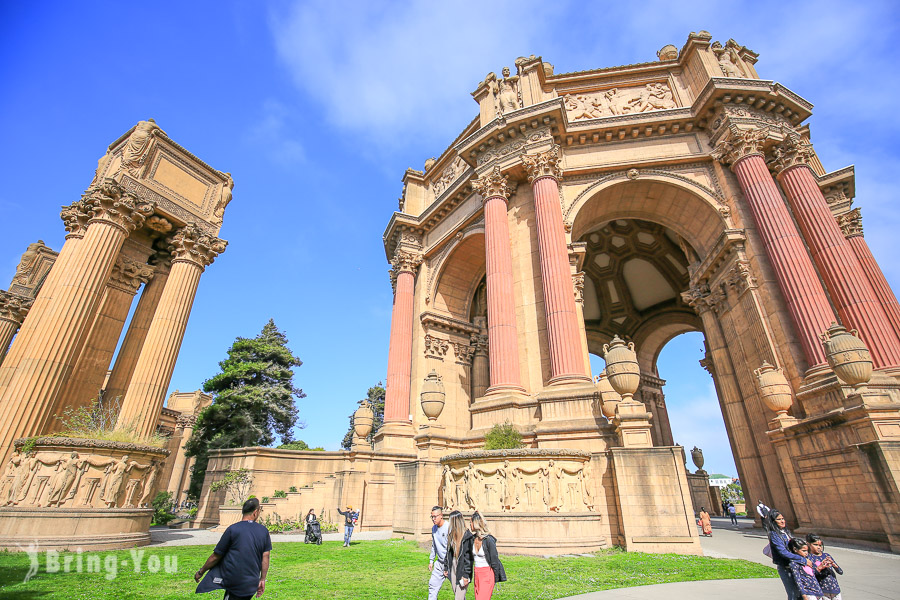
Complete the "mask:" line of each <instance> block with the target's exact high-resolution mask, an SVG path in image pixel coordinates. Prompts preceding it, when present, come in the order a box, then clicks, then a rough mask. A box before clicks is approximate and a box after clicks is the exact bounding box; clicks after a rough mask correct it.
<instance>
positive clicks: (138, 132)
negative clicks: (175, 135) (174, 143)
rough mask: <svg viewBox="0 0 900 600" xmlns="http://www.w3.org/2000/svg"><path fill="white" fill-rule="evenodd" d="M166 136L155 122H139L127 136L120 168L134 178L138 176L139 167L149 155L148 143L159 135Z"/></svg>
mask: <svg viewBox="0 0 900 600" xmlns="http://www.w3.org/2000/svg"><path fill="white" fill-rule="evenodd" d="M160 133H161V134H163V135H166V132H165V131H163V130H162V129H161V128H160V127H159V125H157V124H156V121H154V120H153V119H148V120H147V121H139V122H138V124H137V125H136V126H135V127H134V130H133V131H132V132H131V135H130V136H128V141H127V142H126V143H125V147H124V148H123V149H122V165H121V167H120V168H122V169H125V170H126V171H128V172H129V173H131V174H132V175H134V176H135V177H138V176H140V172H141V167H143V166H144V162H145V161H146V160H147V156H148V155H149V154H150V142H152V141H153V138H154V137H156V136H158V135H159V134H160Z"/></svg>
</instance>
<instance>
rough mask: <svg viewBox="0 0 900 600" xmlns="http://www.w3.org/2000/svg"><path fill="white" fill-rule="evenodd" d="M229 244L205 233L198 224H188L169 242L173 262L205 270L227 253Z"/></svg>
mask: <svg viewBox="0 0 900 600" xmlns="http://www.w3.org/2000/svg"><path fill="white" fill-rule="evenodd" d="M227 245H228V242H226V241H225V240H221V239H219V238H217V237H215V236H212V235H208V234H206V233H203V232H202V231H201V230H200V228H199V227H198V226H197V224H196V223H188V224H187V225H185V226H184V227H182V228H181V229H179V230H178V231H176V232H175V235H173V236H172V237H170V238H169V240H168V250H169V252H170V253H171V254H172V261H173V262H175V261H188V262H192V263H194V264H196V265H198V266H199V267H200V268H201V269H205V268H206V267H208V266H209V265H210V264H212V262H213V261H214V260H215V259H216V257H217V256H218V255H219V254H221V253H222V252H224V251H225V248H226V246H227Z"/></svg>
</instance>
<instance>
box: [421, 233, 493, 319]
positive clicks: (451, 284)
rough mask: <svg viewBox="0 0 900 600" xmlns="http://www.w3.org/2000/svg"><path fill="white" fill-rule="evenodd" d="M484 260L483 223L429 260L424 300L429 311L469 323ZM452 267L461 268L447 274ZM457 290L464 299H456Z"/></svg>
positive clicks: (458, 234) (457, 297)
mask: <svg viewBox="0 0 900 600" xmlns="http://www.w3.org/2000/svg"><path fill="white" fill-rule="evenodd" d="M484 260H485V254H484V222H483V221H480V222H478V223H474V224H472V225H470V226H468V227H466V228H465V229H463V230H461V231H459V232H457V234H456V235H455V236H454V237H453V239H452V240H450V241H449V242H448V243H447V244H446V245H445V246H444V248H442V249H441V251H440V252H439V253H438V254H436V255H435V256H434V257H433V258H431V259H429V261H428V280H427V282H426V294H427V295H426V299H427V301H428V303H429V304H430V305H431V307H432V308H433V309H435V310H438V311H442V312H446V313H448V314H449V315H451V316H453V317H454V318H458V319H461V320H464V321H468V315H469V305H470V303H471V301H472V296H473V295H474V293H475V288H476V287H477V286H478V283H479V282H480V281H481V279H482V278H483V277H484V270H485V265H484ZM454 266H459V267H461V268H460V270H459V272H453V273H451V272H450V270H451V269H453V268H454ZM448 278H452V279H453V281H449V280H448ZM461 279H466V281H461ZM459 290H465V297H464V298H463V297H460V296H459V295H458V293H459Z"/></svg>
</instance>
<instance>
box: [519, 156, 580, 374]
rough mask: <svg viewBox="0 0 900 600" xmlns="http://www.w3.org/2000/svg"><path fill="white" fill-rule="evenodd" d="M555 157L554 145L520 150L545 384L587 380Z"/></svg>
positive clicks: (558, 168) (556, 158) (557, 163)
mask: <svg viewBox="0 0 900 600" xmlns="http://www.w3.org/2000/svg"><path fill="white" fill-rule="evenodd" d="M559 160H560V156H559V146H554V147H553V148H551V149H550V150H548V151H547V152H541V153H540V154H534V155H528V154H526V155H524V156H522V162H523V164H524V165H525V170H526V171H527V172H528V179H529V181H530V182H531V187H532V191H533V192H534V212H535V219H536V221H537V233H538V251H539V252H540V256H541V285H542V287H543V290H544V314H545V315H546V317H547V337H548V338H549V341H550V381H549V383H550V385H554V384H561V383H571V382H575V381H584V382H590V381H591V376H590V374H589V373H588V372H587V370H586V368H585V362H584V355H583V352H582V349H581V331H580V328H579V327H578V314H577V312H576V307H575V290H574V288H573V285H572V274H571V269H570V267H569V250H568V248H567V247H566V233H565V230H564V229H563V218H562V208H561V207H560V205H559V178H560V176H561V172H560V167H559Z"/></svg>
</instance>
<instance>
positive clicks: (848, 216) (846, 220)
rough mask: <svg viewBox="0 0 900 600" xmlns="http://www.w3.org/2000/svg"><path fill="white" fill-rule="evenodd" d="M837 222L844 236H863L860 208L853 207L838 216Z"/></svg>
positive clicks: (848, 237)
mask: <svg viewBox="0 0 900 600" xmlns="http://www.w3.org/2000/svg"><path fill="white" fill-rule="evenodd" d="M837 222H838V225H839V226H840V228H841V231H842V232H843V234H844V237H845V238H847V239H850V238H852V237H857V236H859V237H862V236H863V226H862V210H861V209H859V208H854V209H853V210H851V211H850V212H847V213H845V214H843V215H841V216H839V217H838V218H837Z"/></svg>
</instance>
